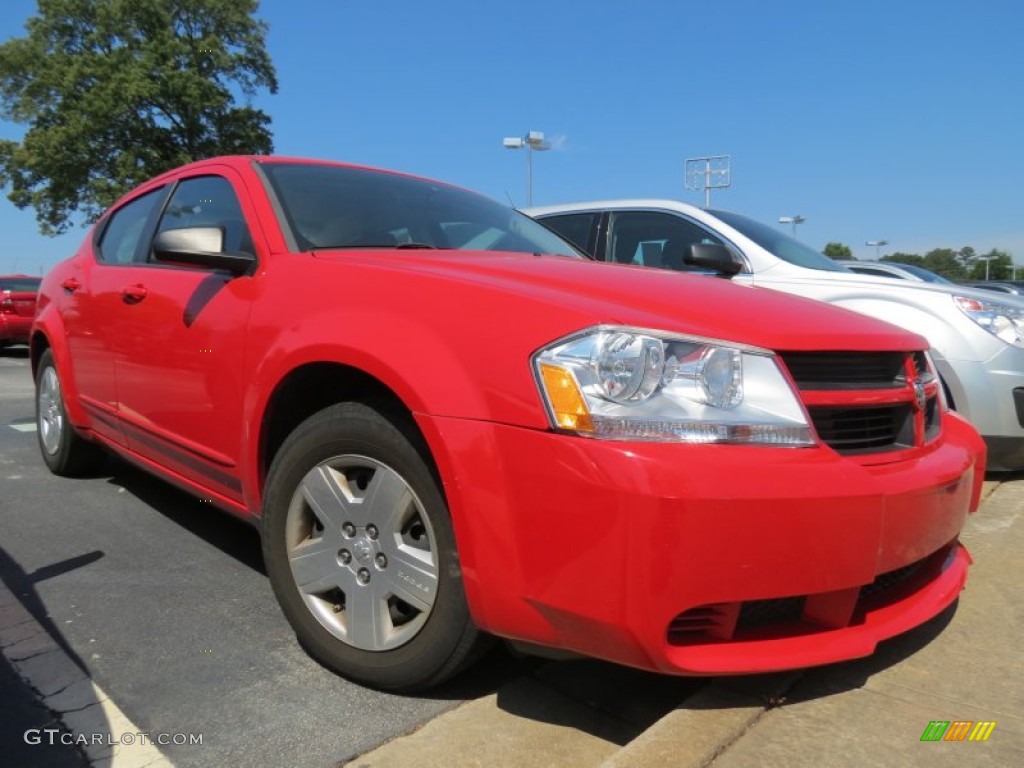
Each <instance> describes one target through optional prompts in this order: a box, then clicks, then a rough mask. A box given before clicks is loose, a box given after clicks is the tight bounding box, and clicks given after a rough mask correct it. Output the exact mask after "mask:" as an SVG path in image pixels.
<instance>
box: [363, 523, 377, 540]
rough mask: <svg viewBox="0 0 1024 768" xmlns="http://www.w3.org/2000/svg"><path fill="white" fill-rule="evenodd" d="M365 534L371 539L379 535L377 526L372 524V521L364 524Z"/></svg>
mask: <svg viewBox="0 0 1024 768" xmlns="http://www.w3.org/2000/svg"><path fill="white" fill-rule="evenodd" d="M366 535H367V536H369V537H370V538H371V539H376V538H377V536H378V535H379V534H378V532H377V526H376V525H373V524H372V523H371V524H370V525H368V526H366Z"/></svg>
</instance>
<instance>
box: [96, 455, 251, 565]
mask: <svg viewBox="0 0 1024 768" xmlns="http://www.w3.org/2000/svg"><path fill="white" fill-rule="evenodd" d="M106 473H109V479H108V481H107V482H109V483H110V484H111V485H114V486H117V487H120V488H124V489H125V491H127V492H128V493H130V494H132V495H133V496H134V497H135V498H137V499H139V501H141V502H142V503H143V504H145V505H147V506H148V507H150V508H152V509H153V510H155V511H156V512H159V513H160V514H161V515H163V516H164V517H166V518H167V519H168V520H170V521H171V522H173V523H174V524H175V525H177V526H179V527H181V528H183V529H185V530H186V531H188V532H190V533H192V534H193V535H195V536H197V537H199V538H200V539H202V540H203V541H205V542H206V543H208V544H210V545H212V546H214V547H216V548H217V549H219V550H220V551H222V552H224V553H225V554H228V555H230V556H231V557H233V558H235V560H237V561H238V562H240V563H242V564H243V565H246V566H248V567H249V568H252V569H253V570H254V571H256V572H258V573H261V574H263V575H264V576H266V574H267V571H266V569H265V568H264V567H263V552H262V550H261V547H260V535H259V532H258V531H257V530H256V528H255V527H254V526H252V525H250V524H249V523H247V522H245V521H244V520H240V519H239V518H237V517H234V516H233V515H231V514H230V513H228V512H225V511H223V510H220V509H214V508H211V506H210V505H209V504H203V503H202V502H200V501H199V499H197V498H196V497H195V496H192V495H191V494H188V493H185V492H184V491H180V490H178V489H177V488H175V487H174V486H173V485H171V484H169V483H166V482H164V481H163V480H161V479H160V478H158V477H156V476H155V475H151V474H149V473H147V472H144V471H143V470H141V469H137V468H136V467H134V466H132V465H131V464H129V463H127V462H125V461H122V460H121V459H119V458H117V457H115V456H113V455H111V456H109V457H108V459H107V467H106ZM101 476H102V475H101Z"/></svg>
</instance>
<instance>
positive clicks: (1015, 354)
mask: <svg viewBox="0 0 1024 768" xmlns="http://www.w3.org/2000/svg"><path fill="white" fill-rule="evenodd" d="M525 213H527V214H529V215H530V216H533V217H534V218H536V219H539V220H540V221H542V222H544V223H545V224H546V225H547V226H549V227H551V228H552V229H554V230H555V231H556V232H558V233H559V234H561V235H562V236H563V237H565V238H567V239H568V240H570V241H572V242H573V243H575V244H576V245H577V246H579V247H580V248H582V249H584V250H585V251H587V252H588V253H589V254H590V255H592V256H594V257H595V258H597V259H600V260H603V261H616V262H620V263H624V264H635V265H640V266H649V267H660V268H662V269H677V270H692V271H697V272H702V273H706V274H708V273H717V274H719V275H725V276H728V277H730V278H731V279H732V280H733V281H734V282H738V283H747V284H749V285H755V286H761V287H765V288H772V289H775V290H779V291H785V292H787V293H794V294H797V295H799V296H805V297H808V298H813V299H819V300H821V301H827V302H829V303H831V304H836V305H838V306H841V307H846V308H847V309H851V310H854V311H856V312H861V313H863V314H866V315H871V316H872V317H877V318H880V319H882V320H887V321H889V322H891V323H893V324H895V325H898V326H901V327H903V328H906V329H908V330H911V331H914V332H916V333H918V334H920V335H921V336H924V337H925V338H926V339H928V342H929V343H930V345H931V347H932V355H933V358H934V360H935V364H936V367H937V368H938V371H939V374H940V375H941V377H942V381H943V384H944V389H945V393H946V397H947V400H949V402H950V405H951V406H952V407H954V408H955V409H956V410H957V411H959V412H960V413H961V414H963V415H964V416H966V417H967V418H968V419H969V420H970V421H971V422H972V423H973V424H974V426H975V427H976V428H977V429H978V431H979V432H981V434H982V435H983V436H984V438H985V442H986V443H987V444H988V451H989V458H988V462H989V469H992V470H996V471H999V470H1003V471H1007V470H1018V469H1024V299H1021V298H1020V297H1017V296H1012V295H1010V294H996V293H994V292H993V291H985V290H980V289H977V288H970V287H965V286H961V285H942V284H936V283H924V282H911V281H908V280H893V279H891V278H888V277H875V276H871V275H862V274H856V273H854V272H852V271H850V270H848V269H846V268H845V267H844V266H842V265H841V264H840V263H839V262H835V261H833V260H832V259H829V258H828V257H827V256H824V255H823V254H822V253H820V252H818V251H816V250H814V249H813V248H810V247H809V246H807V245H804V244H803V243H801V242H799V241H798V240H795V239H793V238H792V237H789V236H788V235H786V234H785V233H784V232H782V231H781V230H779V229H778V228H776V227H771V226H767V225H765V224H761V223H759V222H757V221H754V220H752V219H749V218H747V217H745V216H740V215H738V214H735V213H728V212H725V211H710V210H703V209H701V208H697V207H695V206H692V205H687V204H686V203H680V202H676V201H673V200H608V201H600V202H591V203H573V204H569V205H554V206H546V207H543V208H530V209H527V210H526V211H525ZM709 279H710V278H709ZM764 321H765V322H771V318H765V319H764Z"/></svg>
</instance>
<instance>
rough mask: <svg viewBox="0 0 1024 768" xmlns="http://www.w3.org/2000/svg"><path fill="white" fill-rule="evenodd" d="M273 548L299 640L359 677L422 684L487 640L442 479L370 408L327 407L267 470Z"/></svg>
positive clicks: (447, 672)
mask: <svg viewBox="0 0 1024 768" xmlns="http://www.w3.org/2000/svg"><path fill="white" fill-rule="evenodd" d="M263 554H264V560H265V562H266V566H267V572H268V573H269V575H270V581H271V584H272V586H273V588H274V593H275V595H276V596H277V600H278V602H279V603H280V605H281V608H282V610H283V611H284V613H285V615H286V617H287V618H288V620H289V621H290V623H291V624H292V627H293V628H294V630H295V633H296V635H297V636H298V638H299V640H300V641H301V642H302V644H303V645H304V646H305V647H306V649H307V650H308V651H309V652H310V653H311V655H312V656H314V657H315V658H316V659H317V660H319V661H320V662H321V663H323V664H325V665H326V666H328V667H330V668H331V669H333V670H335V671H336V672H339V673H340V674H342V675H344V676H345V677H348V678H350V679H352V680H354V681H356V682H359V683H364V684H366V685H370V686H373V687H376V688H382V689H386V690H392V691H399V690H400V691H414V690H422V689H424V688H428V687H430V686H433V685H437V684H438V683H440V682H442V681H443V680H445V679H447V678H449V677H451V676H452V675H454V674H455V673H457V672H458V671H459V670H460V669H461V668H462V667H463V666H464V665H465V664H466V663H468V662H469V661H471V660H472V658H473V655H474V650H476V649H477V648H478V647H479V644H480V640H481V637H480V633H479V631H478V630H477V629H476V627H475V626H474V625H473V622H472V619H471V618H470V615H469V609H468V606H467V604H466V598H465V593H464V591H463V586H462V576H461V572H460V569H459V561H458V556H457V553H456V547H455V537H454V533H453V531H452V525H451V521H450V518H449V516H448V510H447V505H446V504H445V501H444V497H443V496H442V494H441V492H440V491H439V489H438V485H437V482H436V481H435V479H434V477H433V475H432V473H431V472H430V469H429V468H428V466H427V464H426V463H425V461H424V460H423V458H422V457H421V456H420V454H419V452H418V451H417V450H416V448H415V447H414V446H413V444H412V443H411V442H410V441H409V440H408V439H407V438H406V437H405V435H404V434H403V433H402V432H401V431H399V430H398V429H397V428H396V427H395V425H393V424H392V423H391V422H390V421H388V420H387V419H385V418H384V417H383V416H382V415H381V414H379V413H378V412H377V411H375V410H373V409H371V408H369V407H367V406H365V405H361V404H357V403H344V404H339V405H334V406H331V407H329V408H326V409H325V410H323V411H320V412H319V413H316V414H314V415H313V416H311V417H310V418H309V419H307V420H306V421H305V422H303V423H302V424H301V425H300V426H299V427H298V428H297V429H296V430H295V431H294V432H293V433H292V434H291V435H290V436H289V437H288V439H287V440H286V441H285V443H284V445H283V446H282V447H281V449H280V451H279V452H278V454H277V456H276V457H275V459H274V462H273V464H272V466H271V468H270V472H269V473H268V476H267V486H266V493H265V494H264V505H263Z"/></svg>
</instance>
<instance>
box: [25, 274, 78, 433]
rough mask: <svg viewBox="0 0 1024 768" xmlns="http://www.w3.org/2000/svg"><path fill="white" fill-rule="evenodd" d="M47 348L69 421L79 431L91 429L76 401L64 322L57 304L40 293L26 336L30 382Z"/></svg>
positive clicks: (34, 376) (76, 391)
mask: <svg viewBox="0 0 1024 768" xmlns="http://www.w3.org/2000/svg"><path fill="white" fill-rule="evenodd" d="M46 348H49V350H50V353H51V354H52V355H53V362H54V365H56V366H57V376H58V377H59V379H60V388H61V395H62V397H63V399H64V410H65V411H67V414H68V420H69V421H70V422H71V423H72V425H74V426H75V427H77V428H79V429H87V428H88V427H89V426H90V422H89V416H88V414H87V413H86V412H85V409H84V408H83V407H82V404H81V401H80V400H79V398H78V383H77V381H76V380H75V367H74V366H73V365H72V364H71V352H70V350H69V349H68V344H67V333H66V332H65V329H64V321H63V319H62V318H61V316H60V313H59V312H58V311H57V305H56V304H55V303H54V302H52V301H46V300H43V294H42V293H40V302H39V309H38V311H37V314H36V318H35V321H34V322H33V324H32V331H31V334H30V337H29V358H30V359H31V361H32V380H33V381H35V378H36V375H37V374H38V372H39V371H38V367H39V358H40V357H42V354H43V351H44V350H45V349H46Z"/></svg>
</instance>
